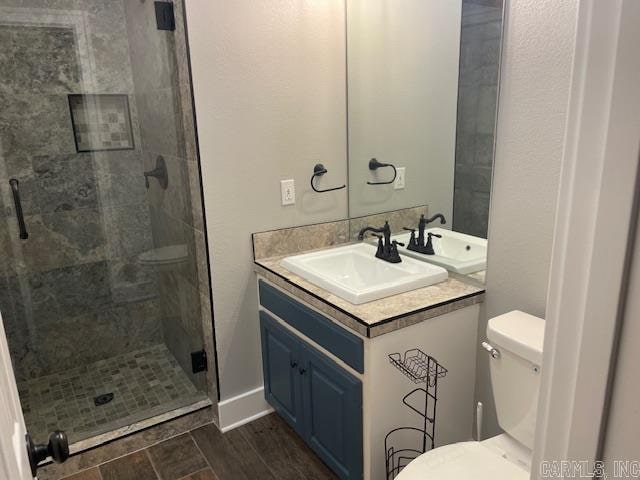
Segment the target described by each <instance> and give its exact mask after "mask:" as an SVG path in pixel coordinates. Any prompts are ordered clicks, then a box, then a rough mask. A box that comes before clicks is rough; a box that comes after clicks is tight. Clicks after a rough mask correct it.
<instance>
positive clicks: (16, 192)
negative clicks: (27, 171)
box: [9, 178, 29, 240]
mask: <svg viewBox="0 0 640 480" xmlns="http://www.w3.org/2000/svg"><path fill="white" fill-rule="evenodd" d="M9 185H11V193H13V204H14V205H15V208H16V218H17V219H18V228H19V229H20V238H21V239H22V240H26V239H27V238H29V234H28V233H27V226H26V225H25V223H24V214H23V213H22V203H21V202H20V189H19V188H18V185H19V182H18V180H17V179H16V178H12V179H11V180H9Z"/></svg>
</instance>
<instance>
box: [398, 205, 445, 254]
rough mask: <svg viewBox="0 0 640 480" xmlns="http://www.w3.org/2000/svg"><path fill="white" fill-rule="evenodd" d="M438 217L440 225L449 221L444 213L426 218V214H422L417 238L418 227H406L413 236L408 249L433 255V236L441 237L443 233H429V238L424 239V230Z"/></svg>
mask: <svg viewBox="0 0 640 480" xmlns="http://www.w3.org/2000/svg"><path fill="white" fill-rule="evenodd" d="M437 219H440V225H444V224H446V223H447V221H446V220H445V218H444V215H442V214H441V213H436V214H435V215H434V216H433V217H431V218H424V215H420V221H419V222H418V238H416V229H415V228H407V227H404V229H405V230H408V231H410V232H411V238H410V239H409V245H407V250H411V251H414V252H418V253H423V254H425V255H433V254H434V251H433V244H432V240H431V237H437V238H441V235H436V234H434V233H430V234H428V239H427V241H426V242H425V241H424V231H425V228H427V225H428V224H430V223H431V222H435V221H436V220H437Z"/></svg>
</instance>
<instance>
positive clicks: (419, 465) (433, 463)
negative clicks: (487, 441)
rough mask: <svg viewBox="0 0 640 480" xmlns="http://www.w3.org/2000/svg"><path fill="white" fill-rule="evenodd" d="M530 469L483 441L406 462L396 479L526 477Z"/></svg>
mask: <svg viewBox="0 0 640 480" xmlns="http://www.w3.org/2000/svg"><path fill="white" fill-rule="evenodd" d="M528 478H529V472H528V471H527V470H526V469H524V468H522V467H519V466H517V465H516V464H514V463H513V462H511V461H509V460H507V459H505V458H503V457H502V456H500V455H499V454H498V453H497V452H496V451H494V450H492V449H491V448H488V447H487V446H485V445H484V444H482V443H480V442H460V443H454V444H451V445H446V446H443V447H439V448H436V449H434V450H430V451H428V452H427V453H424V454H422V455H420V456H419V457H418V458H416V459H415V460H413V461H412V462H411V463H410V464H409V465H407V466H406V467H405V468H404V470H402V472H400V474H399V475H398V476H397V477H396V480H425V479H429V480H466V479H469V480H471V479H473V480H527V479H528Z"/></svg>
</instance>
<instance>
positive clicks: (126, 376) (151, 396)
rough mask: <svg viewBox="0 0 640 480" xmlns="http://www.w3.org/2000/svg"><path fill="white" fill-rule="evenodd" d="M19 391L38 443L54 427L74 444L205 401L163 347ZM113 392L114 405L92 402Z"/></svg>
mask: <svg viewBox="0 0 640 480" xmlns="http://www.w3.org/2000/svg"><path fill="white" fill-rule="evenodd" d="M18 391H19V394H20V400H21V404H22V407H23V410H24V414H25V421H26V423H27V427H28V429H29V431H30V433H31V435H32V436H33V437H34V440H35V441H36V443H42V442H46V439H47V437H48V434H49V432H52V431H53V430H56V429H61V430H64V431H65V432H66V433H67V435H68V436H69V440H70V442H71V443H74V442H77V441H79V440H82V439H85V438H87V437H91V436H95V435H99V434H102V433H104V432H107V431H110V430H114V429H117V428H121V427H123V426H126V425H129V424H131V423H134V422H136V421H140V420H142V419H144V418H148V417H151V416H155V415H159V414H160V413H164V412H166V411H168V410H172V409H175V408H179V407H182V406H185V405H188V404H191V403H195V402H198V401H200V400H203V399H204V398H206V396H205V394H204V393H202V392H199V391H197V390H196V388H195V387H194V385H193V384H192V383H191V382H190V381H189V379H188V378H187V376H186V375H185V373H184V371H183V370H182V369H181V368H180V366H179V365H178V362H177V361H176V360H175V358H173V356H172V355H171V353H170V352H169V350H168V349H167V347H166V346H164V345H157V346H153V347H149V348H145V349H141V350H136V351H133V352H130V353H127V354H124V355H120V356H116V357H112V358H109V359H106V360H102V361H98V362H95V363H93V364H89V365H84V366H81V367H77V368H73V369H68V370H65V371H63V372H60V373H57V374H53V375H48V376H45V377H40V378H36V379H34V380H29V381H26V382H22V383H19V384H18ZM110 392H111V393H113V394H114V399H113V400H112V401H111V402H110V403H108V404H106V405H102V406H96V405H95V404H94V397H96V396H97V395H101V394H105V393H110Z"/></svg>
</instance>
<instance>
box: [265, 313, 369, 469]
mask: <svg viewBox="0 0 640 480" xmlns="http://www.w3.org/2000/svg"><path fill="white" fill-rule="evenodd" d="M260 328H261V332H262V359H263V369H264V382H265V397H266V400H267V402H269V403H270V404H271V405H272V406H273V407H274V409H275V410H276V411H277V412H278V413H279V414H280V415H281V416H282V417H283V418H284V419H285V420H286V421H287V422H288V423H289V424H290V425H291V426H292V427H293V428H294V429H295V430H296V431H297V432H298V433H299V434H300V436H301V437H302V438H304V440H305V441H306V442H307V444H308V445H309V446H310V447H311V448H312V449H313V450H314V451H315V452H316V453H317V454H318V456H320V458H322V459H323V460H324V462H325V463H326V464H327V465H328V466H329V467H330V468H331V469H332V470H333V471H334V472H335V473H336V474H337V475H338V476H339V477H340V478H342V479H345V480H356V479H357V480H361V479H362V469H363V447H362V434H363V432H362V382H361V381H360V379H358V378H357V377H355V376H353V375H351V374H350V373H349V372H347V371H346V370H345V369H344V368H342V367H341V366H339V365H338V364H337V363H335V362H334V361H333V360H331V359H330V358H328V357H327V356H326V355H324V354H323V353H321V352H320V351H318V350H316V349H315V348H314V347H312V346H311V345H309V344H308V343H307V342H305V341H304V340H303V339H302V338H300V337H298V336H297V335H294V334H292V333H291V332H289V331H288V330H287V329H286V328H285V327H283V326H282V325H280V324H279V323H278V322H277V321H276V320H275V319H273V318H272V317H271V316H270V315H269V314H268V313H266V312H265V311H261V312H260Z"/></svg>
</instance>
